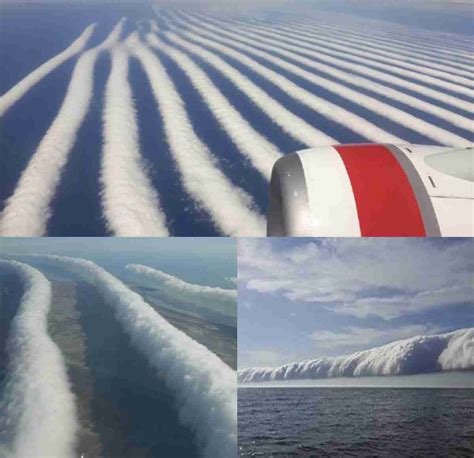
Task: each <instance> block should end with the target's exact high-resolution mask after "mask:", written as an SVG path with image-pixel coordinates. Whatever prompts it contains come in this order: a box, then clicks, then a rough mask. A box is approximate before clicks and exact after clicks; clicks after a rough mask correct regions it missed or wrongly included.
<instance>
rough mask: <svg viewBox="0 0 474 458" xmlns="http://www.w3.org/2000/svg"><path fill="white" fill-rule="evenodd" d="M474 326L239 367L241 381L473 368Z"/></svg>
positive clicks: (412, 372)
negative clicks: (273, 364) (285, 361)
mask: <svg viewBox="0 0 474 458" xmlns="http://www.w3.org/2000/svg"><path fill="white" fill-rule="evenodd" d="M473 348H474V328H470V329H461V330H458V331H454V332H450V333H447V334H439V335H430V336H416V337H413V338H411V339H405V340H401V341H397V342H392V343H390V344H387V345H384V346H382V347H376V348H371V349H369V350H366V351H360V352H357V353H353V354H351V355H347V356H337V357H322V358H318V359H314V360H310V361H298V362H294V363H289V364H285V365H283V366H280V367H275V368H270V367H254V368H249V369H243V370H239V372H238V379H239V381H240V382H260V381H272V380H295V379H318V378H332V377H363V376H377V375H408V374H419V373H426V372H439V371H449V370H461V369H468V370H472V369H473V368H474V351H473Z"/></svg>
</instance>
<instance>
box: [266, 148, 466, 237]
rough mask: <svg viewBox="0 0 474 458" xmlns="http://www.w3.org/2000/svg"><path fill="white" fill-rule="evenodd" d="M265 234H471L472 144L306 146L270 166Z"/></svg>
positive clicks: (368, 235) (417, 235)
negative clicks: (304, 148) (450, 145)
mask: <svg viewBox="0 0 474 458" xmlns="http://www.w3.org/2000/svg"><path fill="white" fill-rule="evenodd" d="M267 233H268V235H269V236H316V237H360V236H366V237H383V236H387V237H390V236H393V237H423V236H459V237H461V236H468V237H470V236H473V235H474V149H473V148H471V147H470V148H452V147H441V146H423V145H400V146H399V145H377V144H366V145H364V144H361V145H339V146H328V147H319V148H311V149H307V150H303V151H298V152H296V153H293V154H290V155H288V156H285V157H283V158H281V159H280V160H278V161H277V162H276V164H275V165H274V167H273V172H272V178H271V183H270V201H269V209H268V214H267Z"/></svg>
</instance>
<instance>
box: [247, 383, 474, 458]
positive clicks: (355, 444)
mask: <svg viewBox="0 0 474 458" xmlns="http://www.w3.org/2000/svg"><path fill="white" fill-rule="evenodd" d="M239 449H240V453H241V456H293V455H305V456H417V457H419V456H430V457H434V456H440V457H441V456H459V457H464V456H465V457H472V456H473V454H474V390H471V389H425V388H421V389H420V388H413V389H411V388H241V389H239Z"/></svg>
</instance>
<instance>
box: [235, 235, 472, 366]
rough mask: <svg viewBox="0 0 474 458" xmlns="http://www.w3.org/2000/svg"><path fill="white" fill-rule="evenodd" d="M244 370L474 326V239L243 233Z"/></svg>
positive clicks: (241, 329) (241, 345)
mask: <svg viewBox="0 0 474 458" xmlns="http://www.w3.org/2000/svg"><path fill="white" fill-rule="evenodd" d="M238 252H239V260H238V266H239V267H238V287H239V305H238V307H239V310H238V312H239V367H240V368H243V367H249V366H266V365H268V366H276V365H279V364H283V363H285V362H291V361H298V360H303V359H310V358H315V357H318V356H323V355H328V356H335V355H341V354H348V353H352V352H354V351H358V350H363V349H367V348H371V347H374V346H378V345H382V344H384V343H388V342H392V341H395V340H399V339H403V338H408V337H412V336H415V335H422V334H430V333H440V332H445V331H450V330H454V329H460V328H465V327H472V326H474V312H473V310H474V308H473V298H474V275H473V271H474V269H473V265H474V261H473V259H474V257H473V256H472V255H473V253H474V242H473V241H472V240H470V239H241V240H239V248H238Z"/></svg>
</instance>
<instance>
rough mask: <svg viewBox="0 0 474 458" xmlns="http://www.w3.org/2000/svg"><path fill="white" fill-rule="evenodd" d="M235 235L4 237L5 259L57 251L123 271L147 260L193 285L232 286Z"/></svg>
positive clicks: (1, 244)
mask: <svg viewBox="0 0 474 458" xmlns="http://www.w3.org/2000/svg"><path fill="white" fill-rule="evenodd" d="M236 249H237V243H236V240H235V239H232V238H225V237H215V238H212V237H209V238H199V237H181V238H173V237H170V238H166V237H163V238H156V237H155V238H147V237H144V238H134V237H38V238H21V237H18V238H15V237H12V238H10V237H4V238H1V239H0V258H2V257H6V256H10V255H28V254H55V255H59V256H72V257H80V258H85V259H89V260H91V261H94V262H96V263H98V264H99V265H101V266H102V267H105V268H106V269H108V270H110V271H111V272H112V273H114V274H117V273H118V272H120V273H123V268H124V267H125V265H126V264H129V263H138V264H145V265H147V266H150V267H154V268H158V269H160V270H163V271H165V272H167V273H168V274H170V275H174V276H177V277H179V278H182V279H183V280H185V281H187V282H191V283H198V284H203V285H209V286H221V287H226V288H229V287H233V284H232V282H229V280H228V279H229V278H233V277H235V276H236V268H237V262H236Z"/></svg>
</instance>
